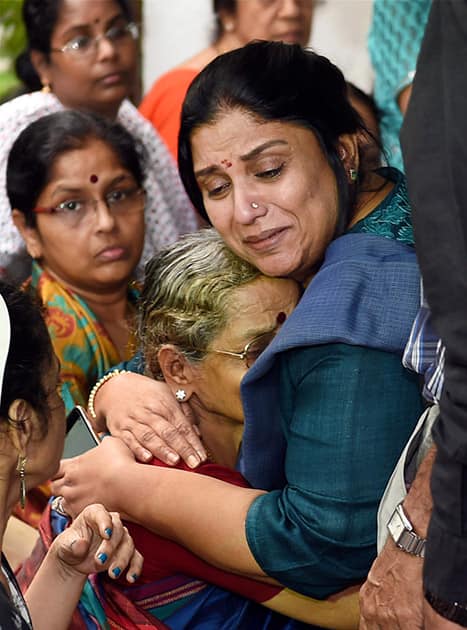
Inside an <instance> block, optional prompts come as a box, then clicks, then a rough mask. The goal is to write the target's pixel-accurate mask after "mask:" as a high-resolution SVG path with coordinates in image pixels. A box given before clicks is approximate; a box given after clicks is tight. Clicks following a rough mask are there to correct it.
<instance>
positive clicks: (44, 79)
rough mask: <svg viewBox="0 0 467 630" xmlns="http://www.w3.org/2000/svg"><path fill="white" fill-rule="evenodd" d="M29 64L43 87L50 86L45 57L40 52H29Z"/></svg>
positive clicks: (47, 63) (47, 64)
mask: <svg viewBox="0 0 467 630" xmlns="http://www.w3.org/2000/svg"><path fill="white" fill-rule="evenodd" d="M30 58H31V63H32V65H33V67H34V70H35V71H36V72H37V74H38V75H39V79H40V81H41V83H42V85H43V86H49V87H50V85H51V78H50V70H49V62H48V61H47V57H46V56H45V54H44V53H43V52H41V51H40V50H31V52H30Z"/></svg>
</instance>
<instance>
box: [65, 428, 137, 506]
mask: <svg viewBox="0 0 467 630" xmlns="http://www.w3.org/2000/svg"><path fill="white" fill-rule="evenodd" d="M131 465H133V466H137V465H138V464H137V463H136V462H135V458H134V456H133V454H132V453H131V451H130V450H129V449H128V447H127V446H125V444H123V442H122V441H121V440H119V439H117V438H113V437H110V436H109V437H106V438H104V439H103V440H102V442H101V443H100V444H99V446H96V448H93V449H91V450H89V451H87V452H86V453H83V455H80V456H79V457H73V458H71V459H63V460H62V461H61V464H60V468H59V471H58V473H57V474H56V475H55V478H54V479H53V482H52V492H53V494H55V495H59V496H62V497H63V500H62V502H61V504H62V507H63V509H64V510H65V512H66V513H67V514H69V515H70V516H72V517H75V516H77V515H78V514H79V512H81V510H83V509H84V508H85V507H86V506H87V505H89V504H90V503H102V504H104V505H105V507H106V508H107V509H108V510H113V511H115V512H119V513H120V514H121V515H122V517H123V518H125V514H123V512H122V509H121V505H120V504H119V498H120V495H119V489H118V480H119V479H121V476H122V475H124V474H125V469H127V467H129V466H131Z"/></svg>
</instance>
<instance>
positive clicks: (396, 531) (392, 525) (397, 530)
mask: <svg viewBox="0 0 467 630" xmlns="http://www.w3.org/2000/svg"><path fill="white" fill-rule="evenodd" d="M388 530H389V533H390V534H391V536H392V537H393V539H394V542H395V543H398V542H399V539H400V537H401V536H402V534H403V533H404V531H406V528H405V526H404V523H403V522H402V519H401V517H400V515H399V514H398V513H397V512H394V514H393V515H392V516H391V519H390V521H389V523H388Z"/></svg>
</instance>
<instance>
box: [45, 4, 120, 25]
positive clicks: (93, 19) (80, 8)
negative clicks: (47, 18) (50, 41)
mask: <svg viewBox="0 0 467 630" xmlns="http://www.w3.org/2000/svg"><path fill="white" fill-rule="evenodd" d="M120 13H122V9H121V7H120V5H119V4H118V2H116V0H62V2H61V3H60V6H59V11H58V19H57V23H56V25H55V29H54V30H55V31H56V32H57V33H59V32H60V31H65V30H67V29H70V28H73V27H75V26H85V25H92V24H98V23H101V22H102V23H105V22H107V21H108V20H110V19H112V18H114V17H115V16H116V15H118V14H120Z"/></svg>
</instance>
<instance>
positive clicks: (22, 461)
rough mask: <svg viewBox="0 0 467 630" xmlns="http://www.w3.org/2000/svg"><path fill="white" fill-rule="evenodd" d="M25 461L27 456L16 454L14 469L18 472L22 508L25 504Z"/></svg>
mask: <svg viewBox="0 0 467 630" xmlns="http://www.w3.org/2000/svg"><path fill="white" fill-rule="evenodd" d="M26 462H27V458H26V457H24V455H18V464H17V466H16V470H17V471H18V472H19V502H20V505H21V507H22V508H23V510H24V506H25V505H26V480H25V477H26Z"/></svg>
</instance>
